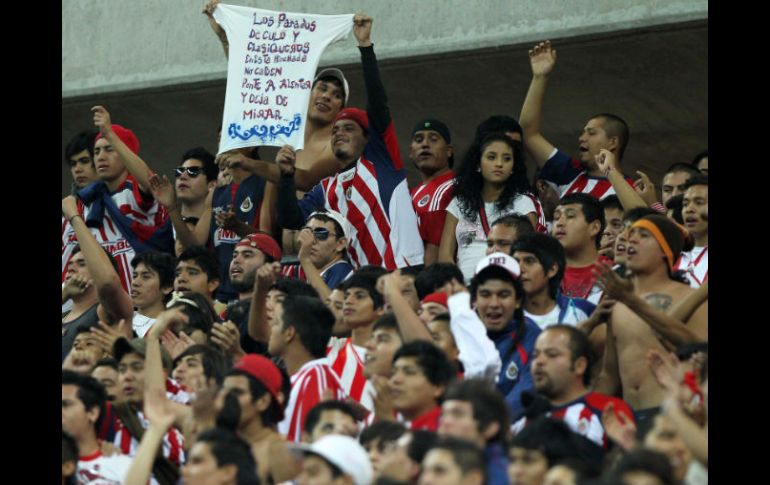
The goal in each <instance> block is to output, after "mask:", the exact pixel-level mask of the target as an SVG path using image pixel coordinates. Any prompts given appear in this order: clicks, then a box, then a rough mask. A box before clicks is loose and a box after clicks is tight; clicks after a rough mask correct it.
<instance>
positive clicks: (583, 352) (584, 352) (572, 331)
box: [543, 323, 596, 387]
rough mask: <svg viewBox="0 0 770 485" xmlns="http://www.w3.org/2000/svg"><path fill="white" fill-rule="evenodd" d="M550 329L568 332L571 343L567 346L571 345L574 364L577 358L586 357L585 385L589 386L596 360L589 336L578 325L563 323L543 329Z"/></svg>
mask: <svg viewBox="0 0 770 485" xmlns="http://www.w3.org/2000/svg"><path fill="white" fill-rule="evenodd" d="M550 331H561V332H564V333H566V334H567V336H568V337H569V343H568V344H567V346H568V347H569V351H570V354H571V358H570V361H571V362H572V364H573V366H574V364H575V361H576V360H578V359H579V358H580V357H585V359H586V371H585V373H584V374H583V385H585V386H586V387H588V386H589V385H590V384H591V368H592V367H593V365H594V363H595V361H596V357H595V356H594V352H593V350H592V349H591V344H590V342H589V341H588V336H587V335H586V334H585V333H583V332H581V331H580V330H578V329H577V327H573V326H572V325H565V324H562V323H559V324H557V325H551V326H550V327H548V328H546V329H545V330H543V332H550Z"/></svg>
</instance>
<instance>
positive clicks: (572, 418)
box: [511, 392, 634, 448]
mask: <svg viewBox="0 0 770 485" xmlns="http://www.w3.org/2000/svg"><path fill="white" fill-rule="evenodd" d="M610 402H612V403H614V404H615V412H616V413H623V414H624V415H625V416H626V418H627V419H629V420H631V421H632V422H633V421H634V413H633V411H631V408H630V407H628V404H626V402H625V401H623V400H622V399H618V398H616V397H611V396H607V395H606V394H601V393H598V392H589V393H588V394H586V395H584V396H582V397H580V398H578V399H575V400H574V401H572V402H571V403H567V404H564V405H562V406H554V407H553V408H552V409H551V411H550V412H548V413H547V414H546V415H547V416H550V417H552V418H554V419H561V420H562V421H564V422H565V423H566V424H567V425H568V426H569V427H570V429H571V430H572V431H574V432H575V433H577V434H579V435H581V436H585V437H586V438H588V439H590V440H591V441H593V442H594V443H596V444H597V445H599V446H602V447H603V448H607V446H608V438H607V435H606V434H605V433H604V425H602V413H603V412H604V408H605V407H607V404H609V403H610ZM526 425H527V418H521V419H520V420H518V421H516V422H515V423H514V424H513V425H512V426H511V432H512V433H513V434H514V435H515V434H517V433H518V432H519V431H521V430H522V429H524V427H525V426H526Z"/></svg>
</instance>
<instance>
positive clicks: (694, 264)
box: [674, 246, 709, 288]
mask: <svg viewBox="0 0 770 485" xmlns="http://www.w3.org/2000/svg"><path fill="white" fill-rule="evenodd" d="M708 251H709V247H708V246H705V247H694V248H692V251H682V254H681V255H680V256H679V259H677V260H676V263H674V271H677V270H683V271H684V272H685V274H686V275H687V279H688V280H690V286H691V287H692V288H700V286H701V285H702V284H703V283H705V282H706V280H708V277H709V255H708Z"/></svg>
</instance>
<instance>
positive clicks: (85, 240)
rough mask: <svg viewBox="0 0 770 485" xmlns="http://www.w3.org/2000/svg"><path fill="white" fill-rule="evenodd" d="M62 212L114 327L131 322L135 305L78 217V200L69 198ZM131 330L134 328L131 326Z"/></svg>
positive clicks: (62, 205) (65, 199) (99, 247)
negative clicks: (117, 323)
mask: <svg viewBox="0 0 770 485" xmlns="http://www.w3.org/2000/svg"><path fill="white" fill-rule="evenodd" d="M61 209H62V210H61V212H62V215H64V217H65V218H66V219H67V220H68V221H69V223H70V224H71V225H72V228H73V229H74V230H75V235H76V236H77V239H78V244H80V251H81V252H82V253H83V258H84V259H85V260H86V264H87V265H88V270H89V272H90V273H91V278H92V279H93V282H94V285H95V286H96V295H97V297H98V298H99V303H100V304H101V306H102V308H103V310H104V311H106V313H107V315H109V317H110V323H114V322H117V321H118V320H120V319H121V318H123V319H126V321H128V322H130V321H131V320H132V319H133V318H134V305H133V302H132V301H131V297H130V296H129V295H128V293H126V290H124V289H123V286H122V285H121V283H120V276H118V273H117V272H116V271H115V268H113V267H112V263H111V262H110V258H109V257H108V256H107V254H106V253H105V252H104V249H102V246H101V245H100V244H99V243H98V242H97V241H96V238H94V235H93V234H91V230H90V229H89V228H88V227H87V226H86V223H85V221H84V220H83V216H81V215H80V214H79V213H78V211H77V203H76V202H75V197H73V196H71V195H69V196H67V197H65V198H64V199H63V200H62V203H61ZM129 328H131V327H130V325H129ZM128 337H130V335H128Z"/></svg>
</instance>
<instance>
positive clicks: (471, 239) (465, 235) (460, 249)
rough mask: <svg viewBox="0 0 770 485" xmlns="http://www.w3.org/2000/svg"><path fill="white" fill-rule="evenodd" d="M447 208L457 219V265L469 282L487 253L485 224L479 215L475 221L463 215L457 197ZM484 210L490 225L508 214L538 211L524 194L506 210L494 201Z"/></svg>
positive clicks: (487, 204) (524, 213)
mask: <svg viewBox="0 0 770 485" xmlns="http://www.w3.org/2000/svg"><path fill="white" fill-rule="evenodd" d="M446 210H447V212H448V213H450V214H452V215H453V216H454V217H455V218H456V219H457V229H455V237H456V238H457V266H459V267H460V270H461V271H462V272H463V276H464V277H465V282H466V283H469V282H470V280H471V278H473V272H474V271H475V270H476V264H478V262H479V261H480V260H481V258H483V257H484V256H485V255H486V252H487V235H486V234H485V233H484V226H482V225H481V218H480V217H479V216H478V215H476V220H475V221H473V222H472V221H469V220H468V219H466V218H465V216H463V215H462V213H461V212H460V206H459V205H458V204H457V197H455V198H453V199H452V201H451V202H450V203H449V206H447V208H446ZM484 210H485V211H486V214H487V221H488V223H489V225H490V226H491V225H492V223H493V222H495V221H496V220H497V219H499V218H500V217H502V216H505V215H508V214H521V215H527V214H529V213H530V212H536V209H535V204H534V203H533V202H532V199H530V198H529V197H525V196H523V195H518V196H517V197H516V198H515V199H514V200H513V203H512V204H510V205H509V206H508V207H507V208H505V209H504V210H501V211H498V210H497V207H496V206H495V203H494V202H488V203H484Z"/></svg>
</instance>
